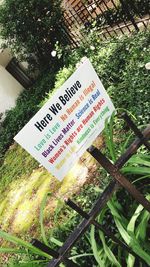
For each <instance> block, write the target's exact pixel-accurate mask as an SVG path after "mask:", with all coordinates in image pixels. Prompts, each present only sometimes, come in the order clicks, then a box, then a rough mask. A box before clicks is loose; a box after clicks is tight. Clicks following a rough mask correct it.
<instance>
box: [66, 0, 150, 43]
mask: <svg viewBox="0 0 150 267" xmlns="http://www.w3.org/2000/svg"><path fill="white" fill-rule="evenodd" d="M140 2H141V4H142V2H143V1H137V3H138V4H136V0H134V1H131V0H86V1H83V0H64V1H63V7H64V21H65V27H66V29H67V30H68V32H69V35H70V40H71V43H72V44H73V45H74V46H76V45H78V44H79V43H80V42H81V40H82V41H84V39H85V34H84V30H86V31H88V30H90V29H91V28H93V27H95V26H96V27H97V30H98V32H99V35H100V37H101V38H102V39H107V38H108V37H112V36H115V35H120V34H128V33H131V32H132V31H133V30H136V31H139V30H140V29H143V28H147V27H148V25H149V22H150V2H149V1H148V0H145V3H143V9H142V8H141V6H142V5H140Z"/></svg>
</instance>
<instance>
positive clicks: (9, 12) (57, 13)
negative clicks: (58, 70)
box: [0, 0, 68, 68]
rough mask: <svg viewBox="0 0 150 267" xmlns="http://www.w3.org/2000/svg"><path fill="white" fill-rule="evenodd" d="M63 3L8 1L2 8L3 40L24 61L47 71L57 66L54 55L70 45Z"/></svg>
mask: <svg viewBox="0 0 150 267" xmlns="http://www.w3.org/2000/svg"><path fill="white" fill-rule="evenodd" d="M60 3H61V1H60V0H55V1H49V0H43V1H40V0H29V1H24V0H6V1H4V3H3V4H2V5H0V25H1V37H2V39H3V40H4V44H5V45H7V46H8V47H9V48H11V49H12V50H13V52H14V53H15V54H17V55H18V56H20V58H21V59H22V58H23V60H27V61H28V62H30V63H32V64H34V66H36V65H37V64H38V66H39V67H41V66H44V68H45V67H46V66H47V65H49V63H50V62H51V63H54V60H53V58H52V56H51V52H52V50H53V49H55V45H56V43H57V42H59V43H60V44H61V45H62V46H64V45H66V44H67V43H68V40H67V38H66V36H65V37H64V31H63V28H62V24H63V16H62V11H61V7H60Z"/></svg>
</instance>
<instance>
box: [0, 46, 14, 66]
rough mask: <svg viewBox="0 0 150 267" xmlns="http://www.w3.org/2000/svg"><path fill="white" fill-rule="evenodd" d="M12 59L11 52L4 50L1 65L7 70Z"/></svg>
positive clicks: (1, 54)
mask: <svg viewBox="0 0 150 267" xmlns="http://www.w3.org/2000/svg"><path fill="white" fill-rule="evenodd" d="M11 59H12V55H11V52H10V50H9V49H8V48H7V49H5V50H2V51H1V53H0V65H1V66H3V67H4V68H6V66H7V65H8V63H9V61H10V60H11Z"/></svg>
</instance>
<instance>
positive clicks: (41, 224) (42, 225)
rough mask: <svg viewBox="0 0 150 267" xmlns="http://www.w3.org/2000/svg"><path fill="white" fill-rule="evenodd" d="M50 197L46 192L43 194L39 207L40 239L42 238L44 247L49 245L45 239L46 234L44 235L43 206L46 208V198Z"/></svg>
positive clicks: (49, 193)
mask: <svg viewBox="0 0 150 267" xmlns="http://www.w3.org/2000/svg"><path fill="white" fill-rule="evenodd" d="M50 195H51V192H48V193H46V194H45V196H44V198H43V200H42V202H41V206H40V226H41V234H42V238H43V241H44V243H45V245H47V246H49V243H48V241H47V238H46V234H45V229H44V223H43V221H44V209H45V206H46V201H47V198H48V196H50Z"/></svg>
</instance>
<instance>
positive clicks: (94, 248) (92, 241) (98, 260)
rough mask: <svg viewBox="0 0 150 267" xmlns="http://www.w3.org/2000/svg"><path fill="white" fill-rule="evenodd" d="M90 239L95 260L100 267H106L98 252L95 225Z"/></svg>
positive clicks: (92, 227)
mask: <svg viewBox="0 0 150 267" xmlns="http://www.w3.org/2000/svg"><path fill="white" fill-rule="evenodd" d="M90 238H91V246H92V250H93V254H94V257H95V260H96V261H97V263H98V266H100V267H106V266H105V264H104V262H103V260H102V258H101V257H100V254H99V251H98V247H97V244H96V240H95V226H94V225H92V226H91V231H90Z"/></svg>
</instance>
